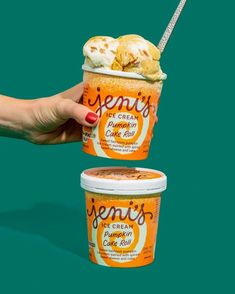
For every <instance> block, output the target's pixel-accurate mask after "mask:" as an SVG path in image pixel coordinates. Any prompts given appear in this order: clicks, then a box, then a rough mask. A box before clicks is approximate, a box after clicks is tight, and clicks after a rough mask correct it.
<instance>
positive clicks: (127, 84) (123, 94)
mask: <svg viewBox="0 0 235 294" xmlns="http://www.w3.org/2000/svg"><path fill="white" fill-rule="evenodd" d="M83 70H84V79H83V80H84V83H85V89H84V95H83V104H84V105H85V106H87V107H89V108H90V109H91V110H93V111H94V112H96V113H97V114H98V116H99V118H100V120H99V123H98V125H97V126H96V127H94V128H90V127H83V151H84V152H86V153H88V154H91V155H96V156H101V157H108V158H114V159H126V160H141V159H145V158H147V156H148V152H149V147H150V142H151V138H152V132H153V127H154V124H155V120H156V112H157V108H158V104H159V98H160V94H161V90H162V85H163V79H164V78H165V77H166V76H165V75H163V77H162V79H161V80H157V81H148V80H146V79H145V78H144V77H143V76H141V75H139V74H136V73H130V72H121V71H115V70H105V69H98V68H97V69H94V68H90V67H89V66H87V65H84V66H83Z"/></svg>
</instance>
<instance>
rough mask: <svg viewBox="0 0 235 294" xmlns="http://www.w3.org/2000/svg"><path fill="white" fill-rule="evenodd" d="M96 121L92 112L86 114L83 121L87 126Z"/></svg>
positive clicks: (95, 116) (95, 115)
mask: <svg viewBox="0 0 235 294" xmlns="http://www.w3.org/2000/svg"><path fill="white" fill-rule="evenodd" d="M97 119H98V115H97V114H95V113H94V112H88V113H87V115H86V117H85V120H86V121H87V122H88V123H89V124H94V123H95V122H96V121H97Z"/></svg>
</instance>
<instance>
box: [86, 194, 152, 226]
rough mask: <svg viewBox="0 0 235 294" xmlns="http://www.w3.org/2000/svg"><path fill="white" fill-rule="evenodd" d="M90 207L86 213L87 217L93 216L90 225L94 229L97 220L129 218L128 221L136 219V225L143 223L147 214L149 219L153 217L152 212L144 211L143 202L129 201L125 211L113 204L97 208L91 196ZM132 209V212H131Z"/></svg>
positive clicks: (122, 219) (97, 222)
mask: <svg viewBox="0 0 235 294" xmlns="http://www.w3.org/2000/svg"><path fill="white" fill-rule="evenodd" d="M91 201H92V207H91V211H89V210H88V209H87V215H88V217H92V216H94V219H93V222H92V226H93V228H94V229H97V228H98V224H99V220H106V219H108V218H111V219H112V221H114V220H115V219H116V218H118V219H119V220H121V221H124V220H125V219H129V220H130V221H133V222H134V221H136V222H137V223H138V225H140V226H141V225H143V224H144V223H145V219H146V216H147V215H148V216H149V218H150V219H153V214H152V212H146V211H144V203H142V204H141V205H140V206H139V205H137V204H136V205H134V202H133V201H130V202H129V207H128V209H127V210H125V212H124V211H123V210H122V209H121V208H117V207H115V206H111V207H105V206H103V205H102V206H100V207H99V208H96V206H95V200H94V198H92V200H91ZM133 211H134V213H133Z"/></svg>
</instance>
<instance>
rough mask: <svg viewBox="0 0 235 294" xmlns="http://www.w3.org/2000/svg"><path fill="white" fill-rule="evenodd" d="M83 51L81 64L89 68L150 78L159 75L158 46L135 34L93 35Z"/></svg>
mask: <svg viewBox="0 0 235 294" xmlns="http://www.w3.org/2000/svg"><path fill="white" fill-rule="evenodd" d="M83 54H84V56H85V58H86V59H85V64H86V65H88V66H90V67H92V68H104V69H111V70H118V71H124V72H134V73H138V74H140V75H142V76H144V77H145V78H146V79H149V80H152V81H155V80H157V79H160V78H161V76H162V71H161V68H160V64H159V60H160V51H159V49H158V48H157V47H156V46H155V45H153V44H152V43H151V42H149V41H147V40H145V39H144V38H142V37H141V36H138V35H125V36H121V37H119V38H117V39H114V38H112V37H105V36H97V37H93V38H91V39H89V40H88V41H87V42H86V44H85V45H84V47H83Z"/></svg>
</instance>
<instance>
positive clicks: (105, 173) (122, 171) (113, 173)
mask: <svg viewBox="0 0 235 294" xmlns="http://www.w3.org/2000/svg"><path fill="white" fill-rule="evenodd" d="M85 174H86V175H89V176H93V177H96V178H102V179H112V180H149V179H155V178H160V177H161V176H162V175H161V174H159V173H157V172H152V171H146V170H138V169H135V168H108V169H107V168H98V169H91V170H87V171H85Z"/></svg>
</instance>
